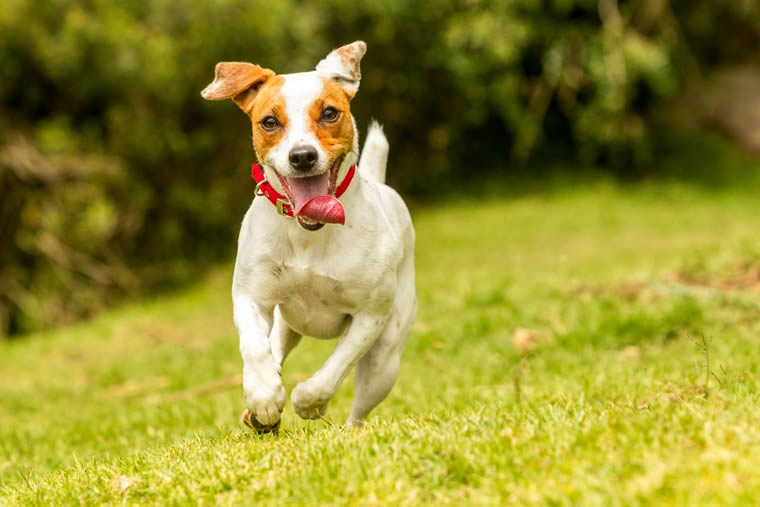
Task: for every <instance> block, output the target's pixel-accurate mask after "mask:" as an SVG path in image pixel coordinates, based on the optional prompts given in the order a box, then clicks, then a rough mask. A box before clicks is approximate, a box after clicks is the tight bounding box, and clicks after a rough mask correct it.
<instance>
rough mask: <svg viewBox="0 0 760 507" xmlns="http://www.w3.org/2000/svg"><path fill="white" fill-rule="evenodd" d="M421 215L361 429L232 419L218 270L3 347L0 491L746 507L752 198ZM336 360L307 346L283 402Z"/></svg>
mask: <svg viewBox="0 0 760 507" xmlns="http://www.w3.org/2000/svg"><path fill="white" fill-rule="evenodd" d="M414 218H415V224H416V227H417V233H418V248H417V265H418V286H419V295H420V313H419V319H418V322H417V324H416V327H415V332H414V335H413V337H412V338H411V340H410V342H409V345H408V347H407V352H406V354H405V356H404V361H403V366H402V371H401V376H400V378H399V381H398V384H397V385H396V388H395V389H394V391H393V392H392V393H391V395H390V396H389V398H388V399H387V400H386V401H385V402H384V403H383V404H382V405H381V406H380V407H379V408H378V409H377V410H376V411H375V412H374V413H373V416H372V417H371V418H370V421H369V424H368V426H367V427H366V428H365V429H363V430H361V431H349V432H347V431H341V429H340V423H342V422H343V420H344V419H345V417H346V415H347V413H348V410H349V406H350V400H351V394H352V393H351V385H350V384H351V383H350V382H347V383H346V385H345V386H344V387H343V388H342V389H341V391H340V392H339V394H338V396H337V397H336V399H335V400H334V402H333V403H332V405H331V407H330V412H329V414H328V417H327V419H328V420H327V421H317V422H308V423H307V422H303V421H301V420H299V419H297V418H296V417H295V416H294V414H293V411H292V408H291V407H290V405H288V406H287V407H286V410H285V414H284V422H283V430H282V431H281V433H280V435H279V436H278V437H274V436H271V435H268V436H264V437H259V436H256V435H253V434H252V433H251V432H250V431H248V430H246V429H245V428H244V427H243V426H242V425H241V424H240V423H239V421H238V417H239V415H240V412H241V411H242V409H243V405H242V395H241V393H240V390H239V388H238V387H237V385H236V382H237V375H239V373H240V361H239V358H238V352H237V338H236V335H235V332H234V328H233V326H232V319H231V309H230V303H229V282H230V277H231V269H230V268H221V269H219V270H218V271H217V272H215V273H212V274H211V275H209V276H208V277H205V278H204V279H203V280H201V281H199V284H198V285H197V286H196V287H194V288H191V289H189V290H186V291H184V292H181V293H178V294H176V295H174V296H171V297H160V298H155V299H153V300H151V301H146V302H144V303H141V304H136V305H131V306H127V307H124V308H122V309H119V310H116V311H113V312H110V313H108V314H106V315H103V316H101V317H99V318H97V319H96V320H94V321H92V322H90V323H86V324H82V325H79V326H75V327H71V328H68V329H63V330H60V331H57V332H53V333H47V334H41V335H36V336H32V337H29V338H27V339H24V340H18V341H15V342H11V343H5V344H2V345H0V399H1V400H2V402H1V403H0V495H2V496H4V497H5V498H6V500H7V501H8V502H9V503H40V504H50V503H87V504H90V503H99V502H112V501H119V502H121V501H126V502H129V503H132V502H137V503H158V504H165V503H181V502H185V501H192V502H203V503H207V502H212V501H214V502H219V503H233V504H241V503H244V504H245V503H247V504H251V503H271V504H282V503H283V502H285V501H295V502H301V503H313V502H314V503H320V502H321V503H356V502H360V503H373V502H378V503H383V504H385V503H388V502H391V503H397V502H405V501H406V502H447V501H448V502H465V503H494V504H496V503H504V502H510V501H511V502H516V503H521V504H522V503H546V502H549V501H552V502H557V503H579V502H583V503H605V504H608V503H613V504H614V503H621V502H624V503H636V502H647V503H679V504H680V503H696V502H699V503H713V502H721V503H736V504H751V503H754V501H756V494H757V492H758V491H760V465H758V463H760V424H758V423H760V407H759V406H758V401H759V398H760V391H759V390H758V374H760V356H758V354H757V353H756V350H757V346H756V343H757V337H758V333H759V332H760V309H759V308H760V306H759V305H758V303H760V279H758V282H757V284H754V285H753V283H752V278H751V270H753V269H756V268H760V255H759V252H760V239H758V231H760V200H758V199H757V198H756V194H755V193H754V192H750V191H747V192H743V191H736V192H733V193H727V192H723V193H720V194H711V193H709V192H708V191H707V190H699V189H694V188H690V187H687V186H680V185H675V184H661V185H650V186H641V187H633V188H631V187H622V188H619V187H616V186H614V185H603V184H596V185H593V186H589V187H586V188H583V189H578V190H565V191H562V192H557V193H537V194H534V195H531V196H526V197H519V198H513V199H509V200H505V199H501V200H500V199H496V198H494V199H488V200H487V201H485V202H482V201H476V202H473V201H472V200H453V201H452V202H450V203H448V204H446V205H441V206H439V207H436V208H431V209H422V210H419V211H418V212H416V213H415V217H414ZM230 240H232V239H230ZM741 277H744V279H743V280H744V282H743V283H741V284H738V283H733V282H731V281H732V280H737V279H739V278H741ZM515 339H517V341H515ZM705 344H707V345H708V347H709V348H708V350H709V358H710V371H711V374H710V376H707V375H706V373H707V369H706V366H707V365H706V364H705V354H704V345H705ZM331 347H332V343H331V342H322V341H316V340H308V341H305V342H303V343H302V344H301V345H300V346H299V348H298V349H296V351H295V352H294V354H293V356H292V357H291V358H290V359H289V360H288V363H287V364H286V368H285V372H284V378H285V381H286V386H287V387H288V389H290V388H292V386H293V385H294V384H295V383H297V382H298V381H300V380H302V379H304V378H307V377H308V375H310V373H311V372H313V371H315V370H316V368H318V366H319V365H320V364H321V363H322V362H323V361H324V359H325V357H326V356H327V354H329V351H330V349H331ZM330 421H332V424H331V423H330Z"/></svg>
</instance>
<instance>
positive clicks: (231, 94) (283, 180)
mask: <svg viewBox="0 0 760 507" xmlns="http://www.w3.org/2000/svg"><path fill="white" fill-rule="evenodd" d="M366 49H367V45H366V44H365V43H364V42H362V41H356V42H353V43H351V44H348V45H346V46H343V47H340V48H338V49H336V50H334V51H333V52H331V53H330V54H329V55H327V57H326V58H325V59H324V60H322V61H321V62H319V64H318V65H317V68H316V70H314V71H312V72H302V73H298V74H276V73H275V72H274V71H272V70H269V69H264V68H262V67H259V66H258V65H254V64H251V63H243V62H220V63H218V64H217V65H216V72H215V77H214V81H213V82H212V83H211V84H209V85H208V86H207V87H206V88H205V89H204V90H203V91H202V92H201V95H202V96H203V98H205V99H208V100H223V99H232V100H233V101H234V102H235V103H236V104H237V105H238V106H240V108H241V109H242V110H243V111H244V112H245V113H246V114H247V115H248V116H249V118H250V119H251V124H252V126H253V148H254V150H255V151H256V155H257V156H258V159H259V162H260V164H261V166H262V168H263V170H264V174H265V176H266V178H267V181H269V183H270V184H271V185H272V186H274V187H275V189H276V190H277V191H278V192H280V193H284V194H285V195H287V196H288V198H289V199H290V202H291V204H292V205H293V209H294V212H295V215H296V216H297V218H298V222H299V223H300V224H301V226H303V227H304V228H306V229H308V230H316V229H319V228H320V227H322V224H324V223H326V222H327V223H329V222H332V221H334V216H333V214H332V213H331V210H332V208H331V206H333V203H334V202H335V197H334V195H335V190H336V188H337V186H338V185H339V184H340V182H341V181H342V180H343V178H345V176H346V173H347V172H348V170H349V168H350V167H351V166H352V165H353V164H354V163H355V162H356V159H357V157H358V139H357V138H358V135H357V132H356V123H355V121H354V118H353V116H352V115H351V110H350V103H351V99H353V98H354V96H355V95H356V92H357V91H358V90H359V81H360V79H361V71H360V68H359V62H360V61H361V59H362V56H364V52H365V51H366ZM341 212H342V207H341Z"/></svg>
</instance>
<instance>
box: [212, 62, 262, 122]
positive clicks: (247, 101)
mask: <svg viewBox="0 0 760 507" xmlns="http://www.w3.org/2000/svg"><path fill="white" fill-rule="evenodd" d="M272 76H274V71H272V70H269V69H264V68H262V67H259V66H258V65H254V64H252V63H246V62H219V63H217V64H216V69H215V71H214V81H212V82H211V84H209V85H208V86H207V87H206V88H204V90H203V91H202V92H201V97H203V98H204V99H206V100H224V99H232V100H233V101H235V103H236V104H237V105H238V106H240V109H242V110H243V111H245V112H246V113H247V112H249V111H250V110H251V107H252V106H253V99H254V98H255V97H256V93H257V92H258V90H259V87H260V86H261V85H262V84H264V82H265V81H266V80H267V79H269V78H270V77H272Z"/></svg>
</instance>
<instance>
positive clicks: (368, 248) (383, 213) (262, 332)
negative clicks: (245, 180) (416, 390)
mask: <svg viewBox="0 0 760 507" xmlns="http://www.w3.org/2000/svg"><path fill="white" fill-rule="evenodd" d="M362 53H363V51H362ZM318 81H321V78H320V77H319V75H318V74H317V73H316V72H311V73H303V74H293V75H287V76H286V81H285V85H284V86H283V90H282V93H283V94H286V104H288V105H287V114H288V122H289V125H292V127H289V129H290V128H292V129H293V130H292V131H290V130H289V131H288V132H287V133H286V135H285V136H284V138H283V140H282V141H281V143H280V144H281V145H282V146H278V147H276V148H274V149H272V150H270V156H269V157H267V160H266V161H263V162H264V167H265V171H268V177H269V175H271V173H272V171H274V170H275V168H276V170H277V171H281V173H282V174H284V175H286V176H287V175H288V172H287V171H288V170H289V164H287V152H288V151H289V150H290V148H291V147H292V146H293V145H294V144H297V143H299V142H301V141H304V140H310V138H309V135H313V134H309V133H308V132H306V130H308V128H305V125H306V119H305V115H306V114H307V111H308V108H309V105H310V104H311V102H309V101H310V100H311V101H313V100H314V98H315V97H316V96H317V95H318V94H319V89H317V88H315V82H318ZM357 87H358V83H357ZM354 130H355V127H354ZM357 138H358V133H355V135H354V139H357ZM312 141H315V140H312ZM313 145H315V146H318V145H319V143H317V142H313ZM356 151H358V147H357V146H356V141H355V147H354V153H353V154H352V156H353V160H354V161H355V160H356V153H355V152H356ZM273 152H274V153H273ZM387 154H388V142H387V140H386V139H385V136H384V135H383V133H382V130H381V129H380V127H379V126H377V125H373V126H372V127H370V131H369V134H368V138H367V148H366V149H365V153H364V155H363V156H362V162H361V166H360V170H359V172H358V174H357V175H356V177H355V178H354V180H353V182H352V183H351V186H350V187H349V188H348V190H347V191H346V193H345V194H343V196H342V197H341V202H342V203H343V206H344V208H345V211H346V223H345V225H343V226H341V225H326V226H324V227H323V228H322V229H320V230H318V231H314V232H310V231H307V230H305V229H304V228H302V227H301V226H300V225H299V224H298V222H297V221H296V220H293V219H289V218H287V217H283V216H281V215H279V214H278V213H277V211H276V209H275V207H274V206H272V204H271V203H270V202H269V201H268V200H266V199H255V200H254V201H253V204H252V205H251V207H250V208H249V210H248V212H247V213H246V215H245V218H244V219H243V224H242V228H241V230H240V237H239V240H238V255H237V260H236V263H235V274H234V280H233V285H232V300H233V307H234V317H235V325H236V327H237V329H238V333H239V335H240V353H241V355H242V358H243V391H244V394H245V401H246V405H247V407H248V409H249V410H250V411H251V413H252V414H253V416H255V418H256V419H257V420H258V421H259V422H260V423H262V424H265V425H273V424H275V423H277V421H278V420H279V418H280V413H281V412H282V410H283V407H284V405H285V401H286V392H285V388H284V387H283V385H282V380H281V378H280V375H281V371H282V363H283V361H284V360H285V358H286V357H287V355H288V353H289V352H290V351H291V350H292V348H293V347H294V346H295V345H296V344H297V343H298V342H299V341H300V339H301V335H309V336H313V337H316V338H333V337H338V336H340V339H339V340H338V342H337V345H336V347H335V350H334V351H333V353H332V354H331V355H330V357H329V358H328V359H327V361H326V362H325V364H324V365H323V366H322V367H321V368H320V369H319V370H318V371H317V372H316V373H314V375H313V376H312V377H311V378H309V379H308V380H305V381H303V382H301V383H299V384H298V385H296V386H295V388H294V389H293V392H292V393H291V401H292V403H293V408H294V409H295V411H296V413H297V414H298V415H299V416H301V417H303V418H316V417H319V416H320V415H324V413H325V411H326V409H327V403H328V402H329V400H330V399H331V398H332V397H333V395H334V394H335V392H336V390H337V389H338V387H339V386H340V384H341V382H342V381H343V380H344V379H345V377H346V375H348V373H349V371H350V370H351V368H352V367H354V366H356V374H355V379H356V386H355V395H354V401H353V405H352V408H351V415H350V416H349V419H348V423H349V424H353V425H356V426H360V425H361V424H362V422H363V421H364V419H365V417H366V416H367V414H369V412H370V410H372V408H374V407H375V406H376V405H377V404H378V403H380V402H381V401H382V400H383V399H384V398H385V397H386V395H387V394H388V392H389V391H390V389H391V387H392V386H393V383H394V382H395V379H396V376H397V373H398V368H399V363H400V359H401V353H402V350H403V348H404V344H405V343H406V340H407V338H408V336H409V334H410V332H411V330H412V326H413V323H414V318H415V315H416V311H417V297H416V289H415V281H414V229H413V227H412V221H411V218H410V216H409V212H408V211H407V208H406V206H405V204H404V202H403V201H402V199H401V198H400V197H399V195H398V194H397V193H396V192H395V191H394V190H392V189H391V188H389V187H387V186H386V185H384V184H383V183H382V181H383V180H384V175H385V164H386V160H387ZM283 157H284V161H283ZM347 158H350V157H347ZM321 159H322V154H321V153H320V160H321ZM352 163H353V161H348V160H347V161H346V162H345V163H344V164H343V167H342V168H341V173H342V174H340V177H339V179H340V180H342V178H343V176H344V175H345V171H347V170H348V167H350V165H351V164H352ZM323 170H326V169H325V168H320V169H318V170H317V169H315V173H319V172H322V171H323ZM269 181H270V182H271V183H273V184H274V183H275V182H276V178H272V177H269Z"/></svg>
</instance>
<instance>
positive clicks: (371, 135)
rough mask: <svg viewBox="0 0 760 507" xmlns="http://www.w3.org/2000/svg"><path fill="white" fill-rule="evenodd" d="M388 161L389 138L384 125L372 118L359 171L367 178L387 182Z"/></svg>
mask: <svg viewBox="0 0 760 507" xmlns="http://www.w3.org/2000/svg"><path fill="white" fill-rule="evenodd" d="M387 163H388V139H386V138H385V134H383V127H382V126H381V125H380V124H379V123H377V122H376V121H375V120H372V122H370V124H369V130H368V131H367V139H366V140H365V141H364V149H363V150H362V157H361V159H360V160H359V172H360V173H362V175H363V176H365V177H366V178H370V179H373V180H375V181H379V182H380V183H385V166H386V164H387Z"/></svg>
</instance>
